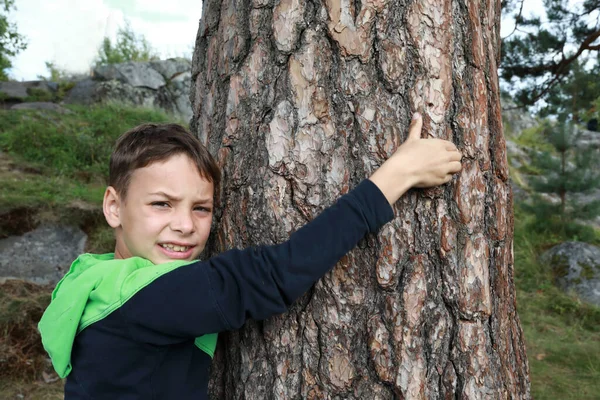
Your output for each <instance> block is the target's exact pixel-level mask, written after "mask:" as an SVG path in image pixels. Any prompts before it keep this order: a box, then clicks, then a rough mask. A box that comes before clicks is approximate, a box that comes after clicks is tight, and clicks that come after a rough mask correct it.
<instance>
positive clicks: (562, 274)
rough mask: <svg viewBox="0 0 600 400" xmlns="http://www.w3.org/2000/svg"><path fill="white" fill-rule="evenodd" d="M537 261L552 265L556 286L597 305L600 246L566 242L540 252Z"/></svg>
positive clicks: (599, 280)
mask: <svg viewBox="0 0 600 400" xmlns="http://www.w3.org/2000/svg"><path fill="white" fill-rule="evenodd" d="M540 261H541V262H542V263H544V264H547V265H548V266H549V267H550V268H552V271H553V273H554V276H555V283H556V285H557V286H558V287H560V288H561V289H562V290H564V291H567V292H574V293H575V294H577V295H578V296H579V297H580V298H581V299H582V300H584V301H587V302H589V303H592V304H595V305H597V306H600V248H598V247H596V246H593V245H591V244H587V243H582V242H565V243H562V244H560V245H558V246H555V247H553V248H551V249H550V250H548V251H546V252H545V253H544V254H542V256H541V257H540Z"/></svg>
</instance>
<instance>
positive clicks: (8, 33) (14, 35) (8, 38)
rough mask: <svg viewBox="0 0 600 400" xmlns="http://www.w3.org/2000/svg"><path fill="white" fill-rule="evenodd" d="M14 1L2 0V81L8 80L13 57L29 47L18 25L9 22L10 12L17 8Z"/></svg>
mask: <svg viewBox="0 0 600 400" xmlns="http://www.w3.org/2000/svg"><path fill="white" fill-rule="evenodd" d="M14 3H15V2H14V0H0V81H6V80H8V71H7V70H8V69H9V68H10V67H12V63H11V61H10V59H11V57H14V56H15V55H17V54H18V53H19V52H20V51H22V50H25V48H26V47H27V44H26V43H25V39H24V38H23V36H21V35H19V33H18V32H17V28H16V26H15V25H14V24H11V23H9V22H8V13H9V12H10V10H11V9H14V8H15V6H14Z"/></svg>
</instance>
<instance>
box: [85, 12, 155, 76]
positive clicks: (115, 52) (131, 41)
mask: <svg viewBox="0 0 600 400" xmlns="http://www.w3.org/2000/svg"><path fill="white" fill-rule="evenodd" d="M158 59H159V56H158V54H157V53H156V51H155V50H154V49H153V48H152V46H151V45H150V43H149V42H148V41H147V40H146V38H145V37H144V35H141V34H136V33H135V32H134V31H133V29H132V28H131V24H130V23H129V21H126V22H125V27H124V28H119V30H118V31H117V39H116V42H115V43H114V44H113V42H112V41H111V40H110V38H108V37H105V38H104V40H103V41H102V45H101V46H100V48H99V49H98V55H97V56H96V61H95V62H94V65H95V66H100V65H108V64H120V63H123V62H127V61H151V60H158Z"/></svg>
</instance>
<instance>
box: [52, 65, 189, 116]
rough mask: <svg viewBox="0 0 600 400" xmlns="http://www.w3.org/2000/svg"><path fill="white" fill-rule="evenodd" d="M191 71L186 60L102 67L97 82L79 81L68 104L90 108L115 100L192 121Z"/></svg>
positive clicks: (69, 95)
mask: <svg viewBox="0 0 600 400" xmlns="http://www.w3.org/2000/svg"><path fill="white" fill-rule="evenodd" d="M190 70H191V62H190V60H186V59H182V58H172V59H168V60H163V61H151V62H148V63H133V62H130V63H124V64H117V65H108V66H103V67H99V68H96V70H95V72H94V74H95V75H94V79H89V78H88V79H85V80H83V81H80V82H78V83H77V84H76V85H75V87H73V89H71V91H70V92H69V93H68V94H67V96H66V97H65V100H64V103H66V104H85V105H90V104H94V103H107V102H113V101H114V102H120V103H125V104H131V105H136V106H143V107H151V108H160V109H162V110H164V111H167V112H169V113H171V114H174V115H175V116H177V117H181V118H182V119H184V120H188V121H189V120H190V119H191V118H192V106H191V103H190V86H191V79H192V74H191V71H190Z"/></svg>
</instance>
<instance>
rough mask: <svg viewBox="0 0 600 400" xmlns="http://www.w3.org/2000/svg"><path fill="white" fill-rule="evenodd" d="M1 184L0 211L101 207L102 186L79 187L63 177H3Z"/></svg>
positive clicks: (80, 185)
mask: <svg viewBox="0 0 600 400" xmlns="http://www.w3.org/2000/svg"><path fill="white" fill-rule="evenodd" d="M0 177H1V175H0ZM1 182H2V192H1V193H0V210H7V209H11V208H14V207H16V206H18V207H28V208H55V207H61V206H67V205H69V204H70V203H72V202H73V201H75V200H80V201H84V202H87V203H90V204H94V205H98V206H100V205H101V204H102V196H103V194H104V189H105V186H104V185H103V184H99V183H82V182H78V181H74V180H71V179H68V178H67V177H64V176H47V175H25V176H23V175H21V176H17V175H16V174H13V175H12V176H4V177H3V179H1Z"/></svg>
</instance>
